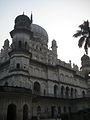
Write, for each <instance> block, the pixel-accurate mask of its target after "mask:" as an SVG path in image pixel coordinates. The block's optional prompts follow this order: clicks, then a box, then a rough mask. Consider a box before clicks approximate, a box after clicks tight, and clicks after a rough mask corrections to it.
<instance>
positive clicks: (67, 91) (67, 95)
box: [66, 87, 69, 98]
mask: <svg viewBox="0 0 90 120" xmlns="http://www.w3.org/2000/svg"><path fill="white" fill-rule="evenodd" d="M66 98H69V87H66Z"/></svg>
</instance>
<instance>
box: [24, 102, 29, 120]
mask: <svg viewBox="0 0 90 120" xmlns="http://www.w3.org/2000/svg"><path fill="white" fill-rule="evenodd" d="M23 120H28V106H27V105H26V104H25V105H24V106H23Z"/></svg>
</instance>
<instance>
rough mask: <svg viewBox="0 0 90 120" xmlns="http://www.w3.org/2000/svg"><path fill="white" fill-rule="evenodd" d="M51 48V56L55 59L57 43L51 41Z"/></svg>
mask: <svg viewBox="0 0 90 120" xmlns="http://www.w3.org/2000/svg"><path fill="white" fill-rule="evenodd" d="M51 48H52V52H53V54H54V55H55V57H57V42H56V40H53V41H52V46H51Z"/></svg>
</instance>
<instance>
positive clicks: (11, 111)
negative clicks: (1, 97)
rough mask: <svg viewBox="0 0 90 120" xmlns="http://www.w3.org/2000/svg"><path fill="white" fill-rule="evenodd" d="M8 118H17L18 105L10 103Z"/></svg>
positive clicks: (14, 119) (8, 119)
mask: <svg viewBox="0 0 90 120" xmlns="http://www.w3.org/2000/svg"><path fill="white" fill-rule="evenodd" d="M7 120H16V105H14V104H10V105H9V106H8V109H7Z"/></svg>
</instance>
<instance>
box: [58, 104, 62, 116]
mask: <svg viewBox="0 0 90 120" xmlns="http://www.w3.org/2000/svg"><path fill="white" fill-rule="evenodd" d="M60 115H61V107H60V106H59V107H58V117H60Z"/></svg>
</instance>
